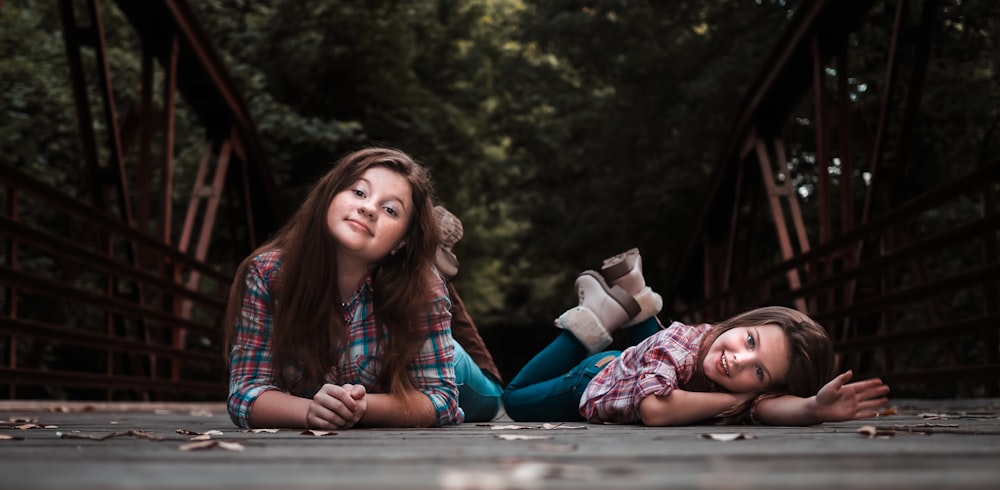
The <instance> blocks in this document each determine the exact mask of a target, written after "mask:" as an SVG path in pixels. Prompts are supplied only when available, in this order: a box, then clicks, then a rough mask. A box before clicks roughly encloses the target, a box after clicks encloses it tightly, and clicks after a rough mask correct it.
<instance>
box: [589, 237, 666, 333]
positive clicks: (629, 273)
mask: <svg viewBox="0 0 1000 490" xmlns="http://www.w3.org/2000/svg"><path fill="white" fill-rule="evenodd" d="M601 275H602V276H604V280H605V281H607V282H608V283H609V284H612V285H615V286H621V288H622V289H624V290H625V291H627V292H628V294H630V295H632V297H633V298H635V300H636V302H638V303H639V306H640V308H641V310H642V311H640V312H639V314H638V315H635V317H633V318H632V319H631V320H629V321H628V322H627V323H626V324H625V326H626V327H630V326H632V325H635V324H637V323H640V322H643V321H645V320H647V319H649V318H650V317H652V316H654V315H656V314H657V313H659V312H660V310H662V309H663V297H662V296H660V295H659V294H658V293H656V292H655V291H653V289H652V288H650V287H649V286H646V278H645V277H643V275H642V255H640V254H639V249H638V248H633V249H630V250H628V251H625V252H622V253H620V254H618V255H615V256H613V257H608V258H606V259H604V263H603V264H602V265H601Z"/></svg>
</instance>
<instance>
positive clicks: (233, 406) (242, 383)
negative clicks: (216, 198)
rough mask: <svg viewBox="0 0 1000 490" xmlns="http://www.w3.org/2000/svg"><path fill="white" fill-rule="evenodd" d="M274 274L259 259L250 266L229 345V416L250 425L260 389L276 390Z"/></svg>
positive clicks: (244, 425) (247, 426) (239, 422)
mask: <svg viewBox="0 0 1000 490" xmlns="http://www.w3.org/2000/svg"><path fill="white" fill-rule="evenodd" d="M270 285H271V278H270V277H269V276H268V275H266V274H264V272H263V271H262V270H261V269H260V268H259V267H258V264H257V263H254V264H253V265H251V267H249V268H248V271H247V275H246V292H245V293H244V294H243V303H242V307H241V311H240V316H239V318H238V319H237V321H236V332H235V335H234V338H233V343H232V345H231V346H230V347H229V348H230V350H229V399H228V401H227V407H228V410H229V418H230V419H232V421H233V423H234V424H236V425H237V426H238V427H242V428H249V427H250V409H251V407H252V406H253V403H254V401H256V400H257V397H259V396H260V394H261V393H263V392H264V391H267V390H276V389H278V387H277V386H276V385H275V383H274V372H273V369H272V364H271V327H272V316H271V311H270Z"/></svg>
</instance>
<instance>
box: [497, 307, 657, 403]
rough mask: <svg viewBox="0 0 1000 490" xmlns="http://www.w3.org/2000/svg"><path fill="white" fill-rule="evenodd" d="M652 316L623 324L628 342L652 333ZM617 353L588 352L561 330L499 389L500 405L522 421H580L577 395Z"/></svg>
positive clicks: (653, 323)
mask: <svg viewBox="0 0 1000 490" xmlns="http://www.w3.org/2000/svg"><path fill="white" fill-rule="evenodd" d="M659 329H660V324H659V322H658V321H657V320H656V318H655V317H653V318H650V319H649V320H646V321H643V322H641V323H639V324H637V325H634V326H631V327H628V328H623V329H621V331H622V332H624V333H625V335H626V342H627V344H628V345H635V344H638V343H639V342H642V340H643V339H645V338H646V337H649V336H650V335H652V334H654V333H656V332H657V331H658V330H659ZM619 355H621V351H605V352H598V353H597V354H592V355H588V353H587V349H586V347H584V346H583V344H581V343H580V341H579V340H577V339H576V337H575V336H574V335H573V334H572V333H570V332H568V331H563V332H562V333H560V334H559V336H558V337H556V338H555V340H553V341H552V342H551V343H550V344H549V345H548V346H546V347H545V348H544V349H542V351H541V352H539V353H538V354H537V355H536V356H535V357H534V358H533V359H531V361H528V363H527V364H525V365H524V367H523V368H521V371H520V372H519V373H517V376H515V377H514V379H513V380H511V382H510V383H508V384H507V389H506V390H504V392H503V405H504V409H505V410H506V411H507V415H508V416H510V418H511V419H513V420H517V421H523V422H576V421H582V420H583V416H581V415H580V397H581V396H583V392H584V390H585V389H586V388H587V384H588V383H590V380H592V379H594V376H596V375H597V373H598V372H600V371H601V369H604V366H606V365H607V364H608V363H609V362H611V361H612V360H614V359H615V358H617V357H618V356H619Z"/></svg>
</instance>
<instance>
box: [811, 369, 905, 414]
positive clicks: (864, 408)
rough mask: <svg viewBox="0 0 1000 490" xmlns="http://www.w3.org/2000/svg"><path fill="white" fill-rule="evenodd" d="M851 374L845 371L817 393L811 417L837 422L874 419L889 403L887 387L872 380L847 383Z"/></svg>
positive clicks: (879, 381)
mask: <svg viewBox="0 0 1000 490" xmlns="http://www.w3.org/2000/svg"><path fill="white" fill-rule="evenodd" d="M853 375H854V374H853V372H851V371H847V372H845V373H843V374H841V375H840V376H837V377H836V378H833V379H832V380H831V381H830V382H829V383H827V384H826V385H825V386H823V387H822V388H820V390H819V392H818V393H816V399H815V403H816V405H815V407H814V414H815V415H816V418H817V419H818V420H819V421H820V422H840V421H844V420H854V419H863V418H869V417H874V416H876V415H878V411H877V410H876V409H877V408H878V407H881V406H884V405H885V404H887V403H889V399H888V398H887V397H886V395H887V394H888V393H889V387H888V386H886V385H885V384H884V383H882V380H881V379H878V378H873V379H866V380H864V381H857V382H854V383H848V381H850V380H851V376H853Z"/></svg>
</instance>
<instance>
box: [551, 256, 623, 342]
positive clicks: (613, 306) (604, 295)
mask: <svg viewBox="0 0 1000 490" xmlns="http://www.w3.org/2000/svg"><path fill="white" fill-rule="evenodd" d="M576 292H577V296H578V297H579V300H580V301H579V305H578V306H576V307H574V308H570V309H569V310H566V312H565V313H563V314H562V315H560V316H559V318H557V319H556V321H555V324H556V326H557V327H559V328H562V329H564V330H568V331H570V332H571V333H572V334H573V335H574V336H576V338H577V340H579V341H580V343H581V344H583V345H584V346H585V347H586V348H587V351H589V352H590V353H591V354H593V353H596V352H600V351H601V350H603V349H604V348H605V347H607V346H608V345H610V344H611V333H612V332H614V331H615V330H617V329H618V328H619V327H621V326H622V325H625V324H626V323H627V322H629V321H630V320H631V319H632V318H633V317H634V316H635V315H637V314H639V312H640V311H641V308H640V307H639V303H637V302H636V300H635V298H633V297H632V296H631V295H629V294H628V292H627V291H625V290H624V289H622V288H621V287H620V286H609V285H608V283H607V282H605V281H604V278H603V277H601V275H600V274H598V273H597V272H594V271H586V272H584V273H583V274H580V275H579V276H578V277H577V278H576Z"/></svg>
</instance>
